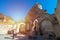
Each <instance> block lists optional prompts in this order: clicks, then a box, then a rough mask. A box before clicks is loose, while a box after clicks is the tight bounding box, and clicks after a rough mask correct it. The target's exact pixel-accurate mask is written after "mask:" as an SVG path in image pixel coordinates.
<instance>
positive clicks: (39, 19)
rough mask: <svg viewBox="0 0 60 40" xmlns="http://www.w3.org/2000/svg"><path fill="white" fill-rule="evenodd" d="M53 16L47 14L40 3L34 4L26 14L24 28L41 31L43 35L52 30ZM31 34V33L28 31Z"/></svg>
mask: <svg viewBox="0 0 60 40" xmlns="http://www.w3.org/2000/svg"><path fill="white" fill-rule="evenodd" d="M54 21H55V19H54V17H53V16H52V15H49V14H47V11H46V10H42V6H41V5H40V4H35V5H34V6H33V7H32V8H31V10H30V11H29V12H28V14H27V16H26V29H27V31H28V32H30V31H31V32H32V33H34V32H33V31H34V30H35V27H36V31H37V33H38V34H39V33H43V34H45V36H47V34H49V33H51V32H55V31H54V27H53V26H54ZM30 34H31V33H30Z"/></svg>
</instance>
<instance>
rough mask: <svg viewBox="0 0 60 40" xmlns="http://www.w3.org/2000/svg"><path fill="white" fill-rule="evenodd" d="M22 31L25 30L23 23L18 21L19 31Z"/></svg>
mask: <svg viewBox="0 0 60 40" xmlns="http://www.w3.org/2000/svg"><path fill="white" fill-rule="evenodd" d="M24 32H25V23H20V27H19V33H24Z"/></svg>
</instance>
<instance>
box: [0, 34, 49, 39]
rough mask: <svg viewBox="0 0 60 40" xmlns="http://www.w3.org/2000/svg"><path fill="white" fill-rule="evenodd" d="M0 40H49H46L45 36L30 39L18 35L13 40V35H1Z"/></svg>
mask: <svg viewBox="0 0 60 40" xmlns="http://www.w3.org/2000/svg"><path fill="white" fill-rule="evenodd" d="M0 40H48V39H45V38H44V37H43V36H37V38H28V37H27V36H25V35H18V36H16V37H15V38H14V39H13V38H12V37H11V35H0Z"/></svg>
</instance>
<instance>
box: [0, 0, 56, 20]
mask: <svg viewBox="0 0 60 40" xmlns="http://www.w3.org/2000/svg"><path fill="white" fill-rule="evenodd" d="M37 2H38V3H39V4H41V5H42V7H43V10H47V11H48V13H49V14H50V15H52V14H54V12H55V8H56V5H57V0H0V13H2V14H4V15H6V16H10V17H12V18H13V19H14V20H15V21H18V20H24V19H25V17H26V15H27V14H28V12H29V11H30V9H31V8H32V7H33V5H34V4H36V3H37Z"/></svg>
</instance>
